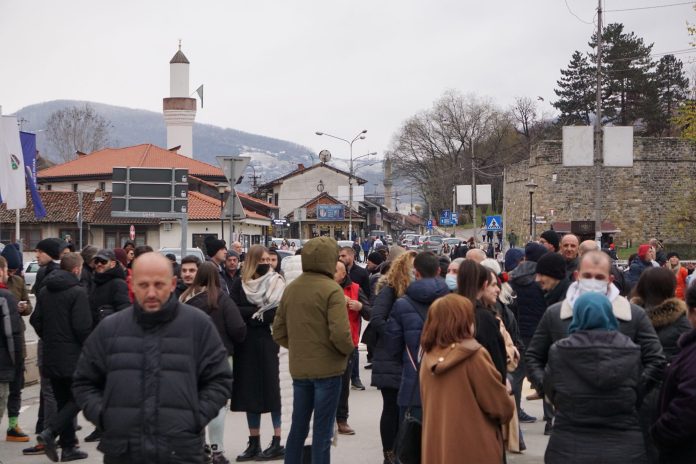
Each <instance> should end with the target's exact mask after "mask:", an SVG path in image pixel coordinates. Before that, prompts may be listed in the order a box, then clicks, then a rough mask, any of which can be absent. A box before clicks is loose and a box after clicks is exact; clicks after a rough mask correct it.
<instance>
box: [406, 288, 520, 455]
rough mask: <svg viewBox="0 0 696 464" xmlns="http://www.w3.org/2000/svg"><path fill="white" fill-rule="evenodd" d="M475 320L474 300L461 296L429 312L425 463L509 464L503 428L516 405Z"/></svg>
mask: <svg viewBox="0 0 696 464" xmlns="http://www.w3.org/2000/svg"><path fill="white" fill-rule="evenodd" d="M475 320H476V318H475V315H474V305H473V304H472V302H471V301H470V300H469V299H467V298H465V297H463V296H461V295H458V294H455V293H452V294H449V295H447V296H444V297H442V298H439V299H437V300H435V301H434V302H433V304H432V305H431V306H430V309H429V310H428V318H427V320H426V321H425V326H424V327H423V333H422V335H421V347H422V349H423V353H424V354H423V359H422V361H421V369H420V375H419V377H420V393H421V401H422V404H423V434H422V443H421V445H422V447H421V461H422V462H476V463H502V462H503V456H504V453H505V452H504V449H503V440H502V433H501V426H502V425H503V424H506V423H508V422H509V421H510V419H511V418H512V415H513V413H514V401H513V399H512V398H511V397H510V396H509V395H508V393H507V391H506V389H505V386H504V384H503V382H502V379H501V378H500V373H499V372H498V370H497V369H496V367H495V366H494V365H493V362H492V360H491V357H490V355H489V354H488V351H486V349H485V348H484V347H483V346H481V345H480V344H479V343H478V342H477V341H476V340H475V338H474V324H475Z"/></svg>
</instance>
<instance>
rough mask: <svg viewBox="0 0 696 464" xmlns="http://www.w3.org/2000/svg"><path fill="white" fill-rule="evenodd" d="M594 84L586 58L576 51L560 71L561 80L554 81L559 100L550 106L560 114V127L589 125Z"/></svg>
mask: <svg viewBox="0 0 696 464" xmlns="http://www.w3.org/2000/svg"><path fill="white" fill-rule="evenodd" d="M594 83H595V80H594V77H593V71H592V67H591V66H590V63H589V61H588V60H587V57H586V56H584V55H583V54H582V53H580V52H579V51H577V50H576V51H575V52H574V53H573V57H572V58H571V60H570V63H569V64H568V68H567V69H562V70H561V79H560V80H559V81H556V84H557V85H558V88H557V89H554V92H555V93H556V95H557V96H558V97H559V98H558V100H557V101H555V102H553V103H552V105H553V106H554V108H556V109H557V110H559V111H560V112H561V116H560V120H559V122H560V123H561V124H562V125H574V124H584V125H589V124H590V115H591V114H593V113H594V111H593V105H594V98H595V91H594V88H595V87H594V86H595V84H594Z"/></svg>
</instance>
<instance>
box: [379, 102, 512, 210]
mask: <svg viewBox="0 0 696 464" xmlns="http://www.w3.org/2000/svg"><path fill="white" fill-rule="evenodd" d="M514 143H515V137H514V129H513V126H512V124H511V121H510V117H509V115H508V114H507V113H506V112H504V111H502V110H500V109H499V108H497V107H496V106H495V105H494V104H493V103H492V102H491V101H490V100H488V99H485V98H480V97H477V96H475V95H466V96H464V95H462V94H460V93H458V92H455V91H448V92H446V93H445V94H444V95H443V96H442V97H441V98H440V99H439V100H438V101H436V102H435V103H434V104H433V107H432V108H431V109H430V110H428V111H423V112H421V113H419V114H417V115H415V116H412V117H411V118H409V119H408V120H407V121H406V122H405V123H404V125H403V126H402V127H401V129H400V130H399V131H398V132H397V133H396V135H395V136H394V142H393V150H392V152H391V153H390V156H391V158H392V160H393V167H394V173H395V175H397V176H399V177H401V178H404V179H406V180H407V181H408V183H409V184H410V185H411V186H413V187H414V188H415V189H416V190H417V191H418V192H419V193H420V195H421V197H422V198H423V199H424V201H425V203H426V205H427V206H428V207H429V209H430V211H431V212H432V213H436V214H437V212H439V211H440V210H442V209H446V208H448V207H450V206H451V205H452V195H453V188H454V186H455V185H457V184H462V183H465V184H469V183H470V182H471V178H472V177H471V176H472V170H473V171H474V172H475V173H476V177H477V179H478V178H481V179H483V180H485V181H486V183H491V180H492V179H495V178H500V179H501V180H502V166H503V165H504V163H505V162H506V160H507V159H508V158H509V157H510V153H512V151H511V150H510V147H511V146H513V145H514Z"/></svg>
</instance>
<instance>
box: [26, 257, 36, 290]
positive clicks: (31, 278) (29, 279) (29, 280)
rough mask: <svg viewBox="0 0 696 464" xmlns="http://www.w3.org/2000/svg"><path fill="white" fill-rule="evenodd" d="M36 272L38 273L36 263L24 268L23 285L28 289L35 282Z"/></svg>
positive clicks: (33, 262)
mask: <svg viewBox="0 0 696 464" xmlns="http://www.w3.org/2000/svg"><path fill="white" fill-rule="evenodd" d="M37 272H39V263H38V261H32V262H30V263H28V264H27V265H26V266H25V268H24V283H25V284H26V286H27V288H28V289H29V288H31V287H33V286H34V282H36V273H37Z"/></svg>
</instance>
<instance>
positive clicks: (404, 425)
mask: <svg viewBox="0 0 696 464" xmlns="http://www.w3.org/2000/svg"><path fill="white" fill-rule="evenodd" d="M406 353H408V358H409V359H410V360H411V366H413V370H415V371H416V376H418V368H417V367H416V363H415V362H414V360H413V356H411V350H409V349H408V346H407V347H406ZM416 378H418V377H416ZM417 389H418V385H416V386H415V388H414V389H413V392H411V401H409V404H411V403H413V399H414V398H415V396H416V391H417ZM422 432H423V424H422V422H421V419H420V418H418V417H416V416H415V415H413V413H412V411H411V406H409V407H408V409H406V413H405V414H404V420H403V421H402V422H401V425H400V426H399V433H398V434H397V435H396V446H395V450H394V451H395V454H396V457H397V458H399V462H400V463H401V464H420V462H421V437H422Z"/></svg>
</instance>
